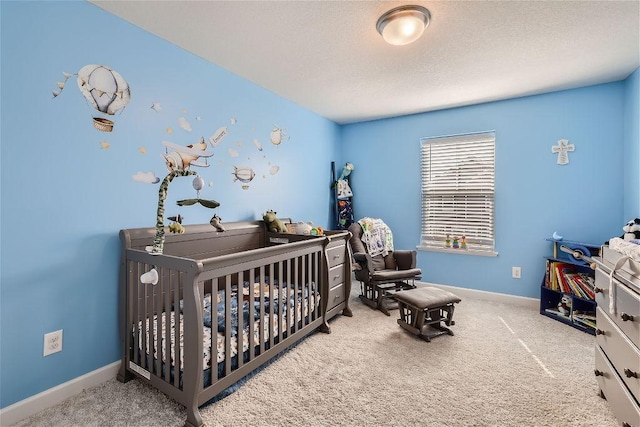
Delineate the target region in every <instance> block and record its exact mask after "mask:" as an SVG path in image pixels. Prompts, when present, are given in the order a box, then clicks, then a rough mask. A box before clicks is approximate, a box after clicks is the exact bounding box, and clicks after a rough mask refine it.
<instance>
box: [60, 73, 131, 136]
mask: <svg viewBox="0 0 640 427" xmlns="http://www.w3.org/2000/svg"><path fill="white" fill-rule="evenodd" d="M63 75H64V81H63V82H58V83H57V85H58V89H57V90H54V91H53V97H54V98H56V97H57V96H58V95H60V93H61V92H62V90H63V89H64V87H65V85H66V83H67V80H68V79H69V78H70V77H72V76H77V82H78V88H79V89H80V92H81V93H82V95H83V96H84V97H85V99H86V101H87V104H88V106H89V107H91V108H93V110H95V112H94V113H93V114H92V116H93V126H94V127H95V128H96V129H98V130H99V131H102V132H111V131H112V130H113V126H114V122H113V120H111V119H109V118H107V117H105V116H114V115H115V114H116V113H117V112H118V111H120V113H122V111H123V110H124V108H125V107H126V106H127V104H128V103H129V101H130V100H131V90H130V89H129V84H128V83H127V81H126V80H125V79H124V78H123V77H122V76H121V75H120V74H119V73H118V72H117V71H115V70H113V69H112V68H110V67H107V66H106V65H94V64H90V65H85V66H84V67H82V68H81V69H80V71H78V73H77V74H69V73H66V72H65V73H63ZM98 113H99V114H98Z"/></svg>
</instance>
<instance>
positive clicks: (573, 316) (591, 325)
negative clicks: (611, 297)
mask: <svg viewBox="0 0 640 427" xmlns="http://www.w3.org/2000/svg"><path fill="white" fill-rule="evenodd" d="M546 240H547V241H549V242H551V243H552V248H553V250H552V255H551V256H547V257H545V261H546V268H545V274H544V277H543V278H542V284H541V286H540V314H542V315H544V316H547V317H550V318H552V319H554V320H557V321H559V322H562V323H565V324H567V325H570V326H573V327H574V328H576V329H580V330H581V331H584V332H587V333H590V334H592V335H595V331H596V301H595V271H594V268H593V266H592V265H591V264H592V262H591V257H592V256H596V255H598V251H599V249H600V245H592V244H588V243H583V242H577V241H572V240H564V239H563V240H555V239H546Z"/></svg>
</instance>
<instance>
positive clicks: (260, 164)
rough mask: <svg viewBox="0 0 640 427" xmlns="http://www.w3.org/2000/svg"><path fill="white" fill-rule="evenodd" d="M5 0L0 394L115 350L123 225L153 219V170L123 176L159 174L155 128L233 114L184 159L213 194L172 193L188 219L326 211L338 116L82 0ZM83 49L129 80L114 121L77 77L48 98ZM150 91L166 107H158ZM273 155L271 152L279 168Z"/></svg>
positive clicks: (8, 397)
mask: <svg viewBox="0 0 640 427" xmlns="http://www.w3.org/2000/svg"><path fill="white" fill-rule="evenodd" d="M0 4H1V9H0V11H1V16H2V25H1V31H2V70H1V71H2V110H1V113H2V146H1V149H2V151H1V154H2V156H1V157H2V158H1V162H2V163H1V164H2V168H1V170H2V172H1V173H2V207H1V209H2V210H1V229H2V247H1V254H2V258H1V259H2V269H1V270H2V273H1V274H2V276H1V279H2V280H1V318H0V323H1V328H2V333H1V341H0V345H1V347H2V348H1V353H0V357H1V361H0V363H1V368H0V370H1V372H2V374H1V377H2V378H1V383H0V390H1V401H0V407H5V406H8V405H10V404H13V403H15V402H17V401H19V400H22V399H24V398H27V397H29V396H32V395H34V394H37V393H39V392H41V391H43V390H46V389H49V388H51V387H53V386H56V385H58V384H61V383H63V382H65V381H68V380H71V379H73V378H76V377H78V376H80V375H82V374H85V373H87V372H90V371H93V370H95V369H97V368H100V367H103V366H105V365H107V364H109V363H111V362H114V361H116V360H118V359H119V356H120V354H119V341H118V335H117V312H118V310H117V272H118V260H119V258H118V257H119V246H118V245H119V241H118V231H119V230H120V229H122V228H133V227H153V226H155V218H156V205H157V197H158V196H157V193H158V185H157V184H144V183H139V182H134V181H133V179H132V176H133V175H134V174H135V173H137V172H138V171H143V172H147V171H152V172H154V173H155V175H156V176H158V177H160V178H163V177H164V175H165V174H166V168H165V165H164V161H163V160H162V159H161V156H160V154H161V153H164V148H163V147H162V145H161V142H162V141H163V140H167V141H171V142H174V143H177V144H182V145H188V144H192V143H195V142H197V141H198V140H199V138H200V137H201V136H204V137H205V138H208V137H210V136H211V135H213V133H214V132H215V131H216V129H218V128H219V127H221V126H227V127H228V130H229V135H228V136H227V137H226V138H225V139H224V140H223V141H222V142H221V143H220V144H219V146H218V147H217V148H215V149H213V151H214V156H213V157H211V158H210V159H209V163H210V164H211V166H210V167H209V168H194V169H197V170H198V172H199V173H200V174H201V175H202V177H203V178H204V179H205V181H206V183H207V186H206V187H205V188H204V190H203V191H202V197H203V198H211V199H215V200H217V201H219V202H220V203H221V206H220V207H219V208H217V209H216V210H215V211H211V210H209V209H206V208H203V207H201V206H192V207H185V208H181V209H180V211H179V213H180V214H181V215H182V216H184V217H185V224H187V226H188V224H195V223H208V221H209V219H210V218H211V216H212V215H213V213H214V212H216V213H218V214H219V215H220V216H221V217H222V218H223V220H225V221H238V220H254V219H259V218H260V217H261V214H262V212H264V211H265V210H267V209H274V210H276V211H277V212H278V213H279V214H280V215H283V216H289V217H292V218H295V219H299V220H304V221H313V222H314V223H315V224H317V225H322V226H324V227H327V226H328V225H329V222H330V216H329V215H330V208H331V207H330V189H329V188H330V183H331V182H330V164H331V161H332V160H337V158H336V155H337V154H339V153H337V148H338V145H337V144H338V142H339V138H340V127H339V126H338V125H337V124H335V123H333V122H331V121H329V120H326V119H324V118H321V117H319V116H317V115H315V114H312V113H310V112H309V111H307V110H305V109H303V108H300V107H299V106H297V105H294V104H293V103H291V102H289V101H286V100H284V99H282V98H280V97H277V96H275V95H274V94H272V93H270V92H268V91H266V90H264V89H262V88H260V87H258V86H256V85H254V84H252V83H250V82H248V81H246V80H244V79H242V78H240V77H238V76H236V75H234V74H231V73H229V72H227V71H225V70H223V69H221V68H219V67H217V66H215V65H212V64H210V63H207V62H205V61H203V60H202V59H200V58H198V57H196V56H194V55H191V54H189V53H187V52H185V51H184V50H181V49H179V48H177V47H176V46H174V45H171V44H169V43H167V42H165V41H162V40H161V39H159V38H156V37H155V36H152V35H150V34H149V33H147V32H145V31H143V30H141V29H139V28H137V27H134V26H132V25H130V24H128V23H127V22H125V21H124V20H121V19H119V18H116V17H115V16H113V15H111V14H109V13H107V12H104V11H103V10H101V9H99V8H97V7H96V6H93V5H91V4H89V3H86V2H4V1H3V2H1V3H0ZM87 64H100V65H107V66H110V67H112V68H113V69H114V70H116V71H117V72H118V73H120V74H121V75H122V76H123V77H124V78H125V80H127V82H128V83H129V85H130V87H131V102H130V103H129V105H128V106H127V107H126V108H125V109H124V111H123V112H122V113H121V114H120V115H117V116H116V117H115V121H116V124H115V128H114V131H113V132H112V133H103V132H99V131H97V130H96V129H94V128H93V126H92V123H91V122H92V119H91V114H92V113H93V110H92V109H91V108H89V107H88V106H87V103H86V102H85V100H84V98H83V97H82V95H81V93H80V91H79V90H78V87H77V84H76V79H75V78H71V79H69V80H68V82H67V86H66V87H65V89H64V90H63V91H62V93H61V94H60V96H58V97H57V98H55V99H52V92H51V91H52V90H53V89H56V82H58V81H62V80H63V79H64V77H63V74H62V73H63V72H69V73H77V72H78V71H79V70H80V68H82V67H83V66H84V65H87ZM154 102H159V103H160V104H161V106H162V110H159V111H154V110H152V109H151V108H150V107H151V105H152V103H154ZM196 116H200V118H201V120H197V119H196ZM180 117H184V118H185V119H187V120H188V121H189V122H190V123H191V126H192V131H191V132H188V131H186V130H183V129H182V128H181V127H180V126H179V123H178V119H179V118H180ZM231 118H235V119H237V123H236V124H232V123H231ZM274 125H277V126H278V127H280V128H284V129H286V133H287V134H288V135H289V139H288V140H285V141H283V142H282V144H280V145H279V146H275V145H273V144H271V142H270V141H269V136H270V132H271V130H272V128H273V127H274ZM167 127H171V128H172V129H173V134H167V132H166V129H167ZM253 139H258V141H259V142H260V143H261V144H262V146H263V151H258V149H257V147H256V145H254V143H253ZM101 142H106V143H107V144H109V148H108V149H102V148H101V147H102V145H101ZM239 143H241V144H239ZM142 146H144V147H146V150H147V152H146V154H142V153H141V152H140V151H139V149H140V147H142ZM209 148H210V149H211V147H209ZM230 148H233V149H234V150H236V151H237V152H238V157H235V158H234V157H231V156H230V155H229V152H228V149H230ZM249 158H250V159H249ZM234 165H237V166H243V165H248V166H251V167H253V168H254V169H255V171H256V177H255V179H254V180H253V181H252V182H251V183H250V187H249V189H248V190H243V189H242V188H241V186H240V183H239V182H233V181H232V178H233V175H232V172H233V166H234ZM272 166H279V168H280V169H279V171H278V172H277V173H276V174H275V175H272V174H271V173H270V171H269V170H270V168H271V167H272ZM191 181H192V179H191V178H178V179H176V180H175V181H174V183H173V184H172V185H171V187H170V189H169V199H168V201H167V207H168V208H167V214H168V215H175V214H176V213H178V210H177V207H176V204H175V201H176V200H178V199H183V198H191V197H195V191H194V190H193V188H192V186H191ZM210 182H212V183H213V186H212V187H209V186H208V184H209V183H210ZM167 223H168V222H167ZM58 329H63V330H64V344H63V351H62V352H61V353H56V354H53V355H51V356H48V357H43V356H42V351H43V335H44V334H45V333H47V332H51V331H55V330H58Z"/></svg>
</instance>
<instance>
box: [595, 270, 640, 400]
mask: <svg viewBox="0 0 640 427" xmlns="http://www.w3.org/2000/svg"><path fill="white" fill-rule="evenodd" d="M614 282H615V283H616V305H615V312H614V313H610V312H609V276H608V275H607V274H606V273H605V272H604V271H602V270H601V269H600V268H597V269H596V287H597V288H600V289H602V292H598V294H596V302H597V303H598V307H600V308H602V310H604V311H605V312H606V313H607V315H608V316H610V317H611V319H613V321H614V322H615V323H616V325H618V327H619V328H620V329H621V330H622V332H623V333H624V334H625V335H626V336H627V337H629V339H630V340H631V342H633V344H635V346H636V347H640V295H639V294H637V293H635V292H634V291H632V290H631V289H629V288H628V287H626V286H624V285H623V284H622V283H620V282H619V281H618V280H616V279H615V278H614ZM639 400H640V399H639Z"/></svg>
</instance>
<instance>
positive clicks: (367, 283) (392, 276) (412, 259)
mask: <svg viewBox="0 0 640 427" xmlns="http://www.w3.org/2000/svg"><path fill="white" fill-rule="evenodd" d="M349 231H350V232H351V239H349V244H350V246H351V251H352V253H353V260H354V261H355V262H354V264H353V265H354V269H355V271H354V274H355V278H356V279H357V280H358V281H360V285H361V291H360V299H361V300H362V302H364V303H365V304H366V305H368V306H369V307H372V308H376V309H378V310H380V311H382V312H383V313H384V314H386V315H387V316H389V309H394V308H398V304H397V302H396V301H395V299H394V298H393V295H394V294H395V293H396V292H401V291H403V290H406V289H414V288H415V287H416V286H415V283H414V282H415V281H416V280H420V278H421V277H422V271H421V270H420V269H419V268H416V251H414V250H398V251H393V252H389V253H388V255H386V256H382V255H381V254H380V255H376V256H373V257H372V256H371V255H369V253H368V252H367V249H366V248H367V246H366V245H365V244H364V243H363V241H362V234H363V231H362V227H361V226H360V224H358V223H357V222H355V223H353V224H351V226H349Z"/></svg>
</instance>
